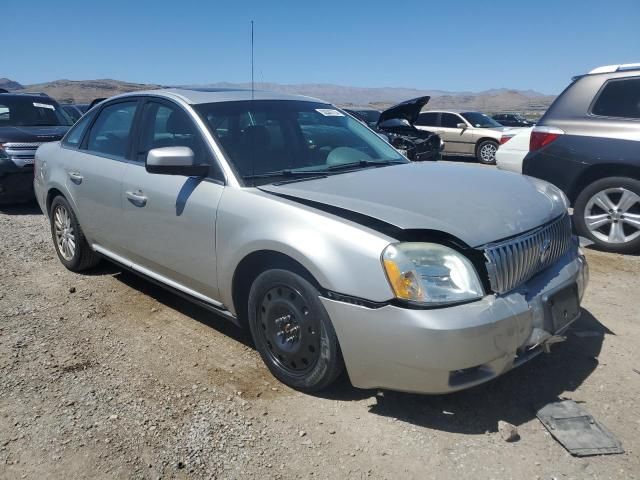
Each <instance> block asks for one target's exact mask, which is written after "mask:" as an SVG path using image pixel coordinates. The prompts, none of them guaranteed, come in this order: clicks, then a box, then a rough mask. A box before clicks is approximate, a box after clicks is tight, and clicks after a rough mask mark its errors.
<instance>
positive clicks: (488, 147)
mask: <svg viewBox="0 0 640 480" xmlns="http://www.w3.org/2000/svg"><path fill="white" fill-rule="evenodd" d="M497 151H498V143H497V142H494V141H493V140H484V141H482V142H480V143H479V144H478V146H477V147H476V159H477V160H478V161H479V162H480V163H482V164H484V165H495V164H496V152H497Z"/></svg>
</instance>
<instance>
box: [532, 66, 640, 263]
mask: <svg viewBox="0 0 640 480" xmlns="http://www.w3.org/2000/svg"><path fill="white" fill-rule="evenodd" d="M529 150H530V151H529V153H528V155H527V156H526V158H525V160H524V168H523V172H524V173H525V174H527V175H531V176H533V177H538V178H542V179H544V180H547V181H549V182H551V183H553V184H555V185H557V186H558V187H560V188H561V189H562V190H563V191H564V192H565V194H566V195H567V197H569V200H570V201H571V204H572V205H573V208H574V210H573V211H574V221H575V225H576V229H577V231H578V232H579V234H580V235H582V236H583V237H586V238H588V239H590V240H591V241H593V242H594V243H595V244H596V245H597V246H599V247H601V248H602V249H604V250H608V251H612V252H621V253H631V252H638V251H640V64H629V65H608V66H604V67H599V68H596V69H594V70H592V71H591V72H589V73H588V74H586V75H581V76H578V77H575V78H574V79H573V81H572V83H571V84H570V85H569V86H568V87H567V88H566V89H565V90H564V92H562V94H560V96H559V97H557V98H556V100H555V101H554V102H553V104H552V105H551V106H550V107H549V110H547V113H545V115H544V116H543V117H542V118H541V119H540V121H539V122H538V124H537V125H536V126H535V127H534V128H533V131H532V133H531V141H530V147H529Z"/></svg>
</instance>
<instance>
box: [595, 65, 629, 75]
mask: <svg viewBox="0 0 640 480" xmlns="http://www.w3.org/2000/svg"><path fill="white" fill-rule="evenodd" d="M629 70H640V63H623V64H618V65H603V66H602V67H597V68H594V69H593V70H591V71H590V72H589V73H587V75H596V74H598V73H613V72H624V71H629Z"/></svg>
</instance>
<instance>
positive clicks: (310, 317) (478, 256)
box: [34, 90, 588, 393]
mask: <svg viewBox="0 0 640 480" xmlns="http://www.w3.org/2000/svg"><path fill="white" fill-rule="evenodd" d="M34 182H35V190H36V194H37V199H38V202H39V204H40V207H41V208H42V211H43V212H44V213H45V214H46V215H48V217H49V219H50V222H51V233H52V238H53V243H54V246H55V249H56V251H57V253H58V257H59V258H60V261H61V262H62V264H63V265H64V266H65V267H67V268H68V269H70V270H72V271H81V270H85V269H88V268H91V267H92V266H94V265H96V264H97V263H98V261H99V260H100V259H101V258H106V259H108V260H109V261H111V262H115V263H117V264H119V265H121V266H122V267H123V268H127V269H130V270H132V271H133V272H136V273H138V274H140V275H142V276H145V277H147V278H149V279H151V280H153V281H155V282H156V283H159V284H161V285H163V286H165V287H166V288H168V289H170V290H172V291H173V292H175V293H177V294H179V295H183V296H185V297H187V298H189V299H191V300H193V301H194V302H197V303H199V304H200V305H203V306H205V307H206V308H208V309H210V310H211V311H213V312H217V313H219V314H221V315H224V316H226V317H227V318H228V319H229V320H231V321H232V322H235V323H236V324H238V325H239V326H242V327H247V328H249V329H250V331H251V335H252V337H253V340H254V342H255V346H256V348H257V350H258V351H259V353H260V355H261V356H262V358H263V359H264V361H265V363H266V365H267V366H268V368H269V369H270V370H271V372H272V373H273V375H274V376H276V377H277V378H278V379H280V380H281V381H282V382H284V383H286V384H287V385H290V386H292V387H294V388H297V389H300V390H304V391H313V390H318V389H321V388H324V387H326V386H328V385H329V384H331V383H332V382H333V381H334V380H335V379H336V377H337V376H338V375H339V374H340V373H341V371H342V370H343V369H344V368H345V367H346V370H347V373H348V375H349V378H350V380H351V382H352V383H353V385H355V386H356V387H362V388H373V387H381V388H389V389H395V390H403V391H412V392H423V393H439V392H450V391H454V390H459V389H463V388H467V387H471V386H473V385H477V384H479V383H482V382H485V381H487V380H490V379H492V378H494V377H496V376H498V375H500V374H502V373H504V372H505V371H507V370H509V369H511V368H513V367H515V366H517V365H520V364H521V363H523V362H524V361H526V360H528V359H530V358H532V357H533V356H535V355H537V354H538V353H540V352H542V351H545V350H548V348H549V345H550V344H551V343H554V342H556V341H558V340H561V339H562V337H561V334H562V332H563V331H564V330H565V329H566V328H567V327H568V326H569V325H570V324H571V323H572V322H573V321H574V320H575V319H576V318H577V317H578V316H579V314H580V302H581V299H582V295H583V292H584V289H585V286H586V283H587V277H588V275H587V266H586V263H585V260H584V257H583V256H582V255H581V254H580V252H579V249H578V244H577V242H576V239H575V238H574V237H573V236H572V233H571V223H570V219H569V216H568V214H567V201H566V198H565V197H564V196H563V194H562V193H561V192H560V191H559V190H558V189H556V188H555V187H553V186H551V185H550V184H548V183H546V182H543V181H538V180H535V179H532V178H528V177H524V176H520V175H513V174H510V173H505V172H499V171H495V170H493V169H485V168H475V167H468V166H457V165H444V164H438V163H428V164H422V163H411V162H409V161H407V160H406V159H405V158H404V157H402V156H401V155H400V154H399V153H398V152H397V151H396V150H395V149H393V147H391V146H390V145H389V144H387V143H386V142H385V141H384V140H382V139H381V138H380V137H379V136H378V135H376V134H375V133H374V132H373V131H371V130H370V129H368V128H367V127H366V126H364V125H363V124H361V123H360V122H358V121H356V120H354V119H353V118H352V117H350V116H349V115H346V114H345V113H344V112H342V111H341V110H340V109H338V108H336V107H334V106H333V105H330V104H328V103H326V102H323V101H320V100H316V99H311V98H307V97H299V96H285V95H280V94H271V93H266V92H250V91H229V90H225V91H198V90H160V91H150V92H137V93H133V94H126V95H121V96H117V97H114V98H111V99H109V100H107V101H105V102H102V103H101V104H99V105H98V106H96V107H94V108H93V109H92V110H90V111H89V112H88V113H87V114H85V115H84V116H83V117H82V118H81V119H80V120H79V121H78V123H76V125H75V126H74V127H73V128H72V129H71V130H70V131H69V133H68V134H67V135H66V136H65V137H64V139H63V140H62V141H61V142H57V143H52V144H47V145H43V146H42V147H40V148H39V149H38V151H37V155H36V165H35V180H34Z"/></svg>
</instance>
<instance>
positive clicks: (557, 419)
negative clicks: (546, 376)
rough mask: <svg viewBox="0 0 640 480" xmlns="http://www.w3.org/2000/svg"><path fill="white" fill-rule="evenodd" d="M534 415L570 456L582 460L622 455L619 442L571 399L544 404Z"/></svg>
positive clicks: (622, 451)
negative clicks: (589, 457) (595, 456)
mask: <svg viewBox="0 0 640 480" xmlns="http://www.w3.org/2000/svg"><path fill="white" fill-rule="evenodd" d="M536 416H537V417H538V419H539V420H540V421H541V422H542V424H543V425H544V426H545V427H546V428H547V430H549V433H551V435H553V437H554V438H555V439H556V440H557V441H558V442H560V443H561V444H562V446H563V447H564V448H566V449H567V450H568V451H569V453H571V455H575V456H577V457H586V456H589V455H610V454H613V453H624V450H623V449H622V445H621V443H620V441H619V440H618V439H617V438H616V437H614V436H613V434H612V433H611V432H610V431H609V430H607V428H606V427H605V426H604V425H602V424H600V423H598V422H597V421H596V420H595V419H594V418H593V417H592V416H591V415H590V414H589V412H587V411H586V410H585V409H583V408H582V407H581V406H580V405H578V404H577V403H575V402H573V401H571V400H564V401H562V402H556V403H550V404H548V405H545V406H544V407H543V408H541V409H540V410H538V412H537V413H536Z"/></svg>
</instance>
